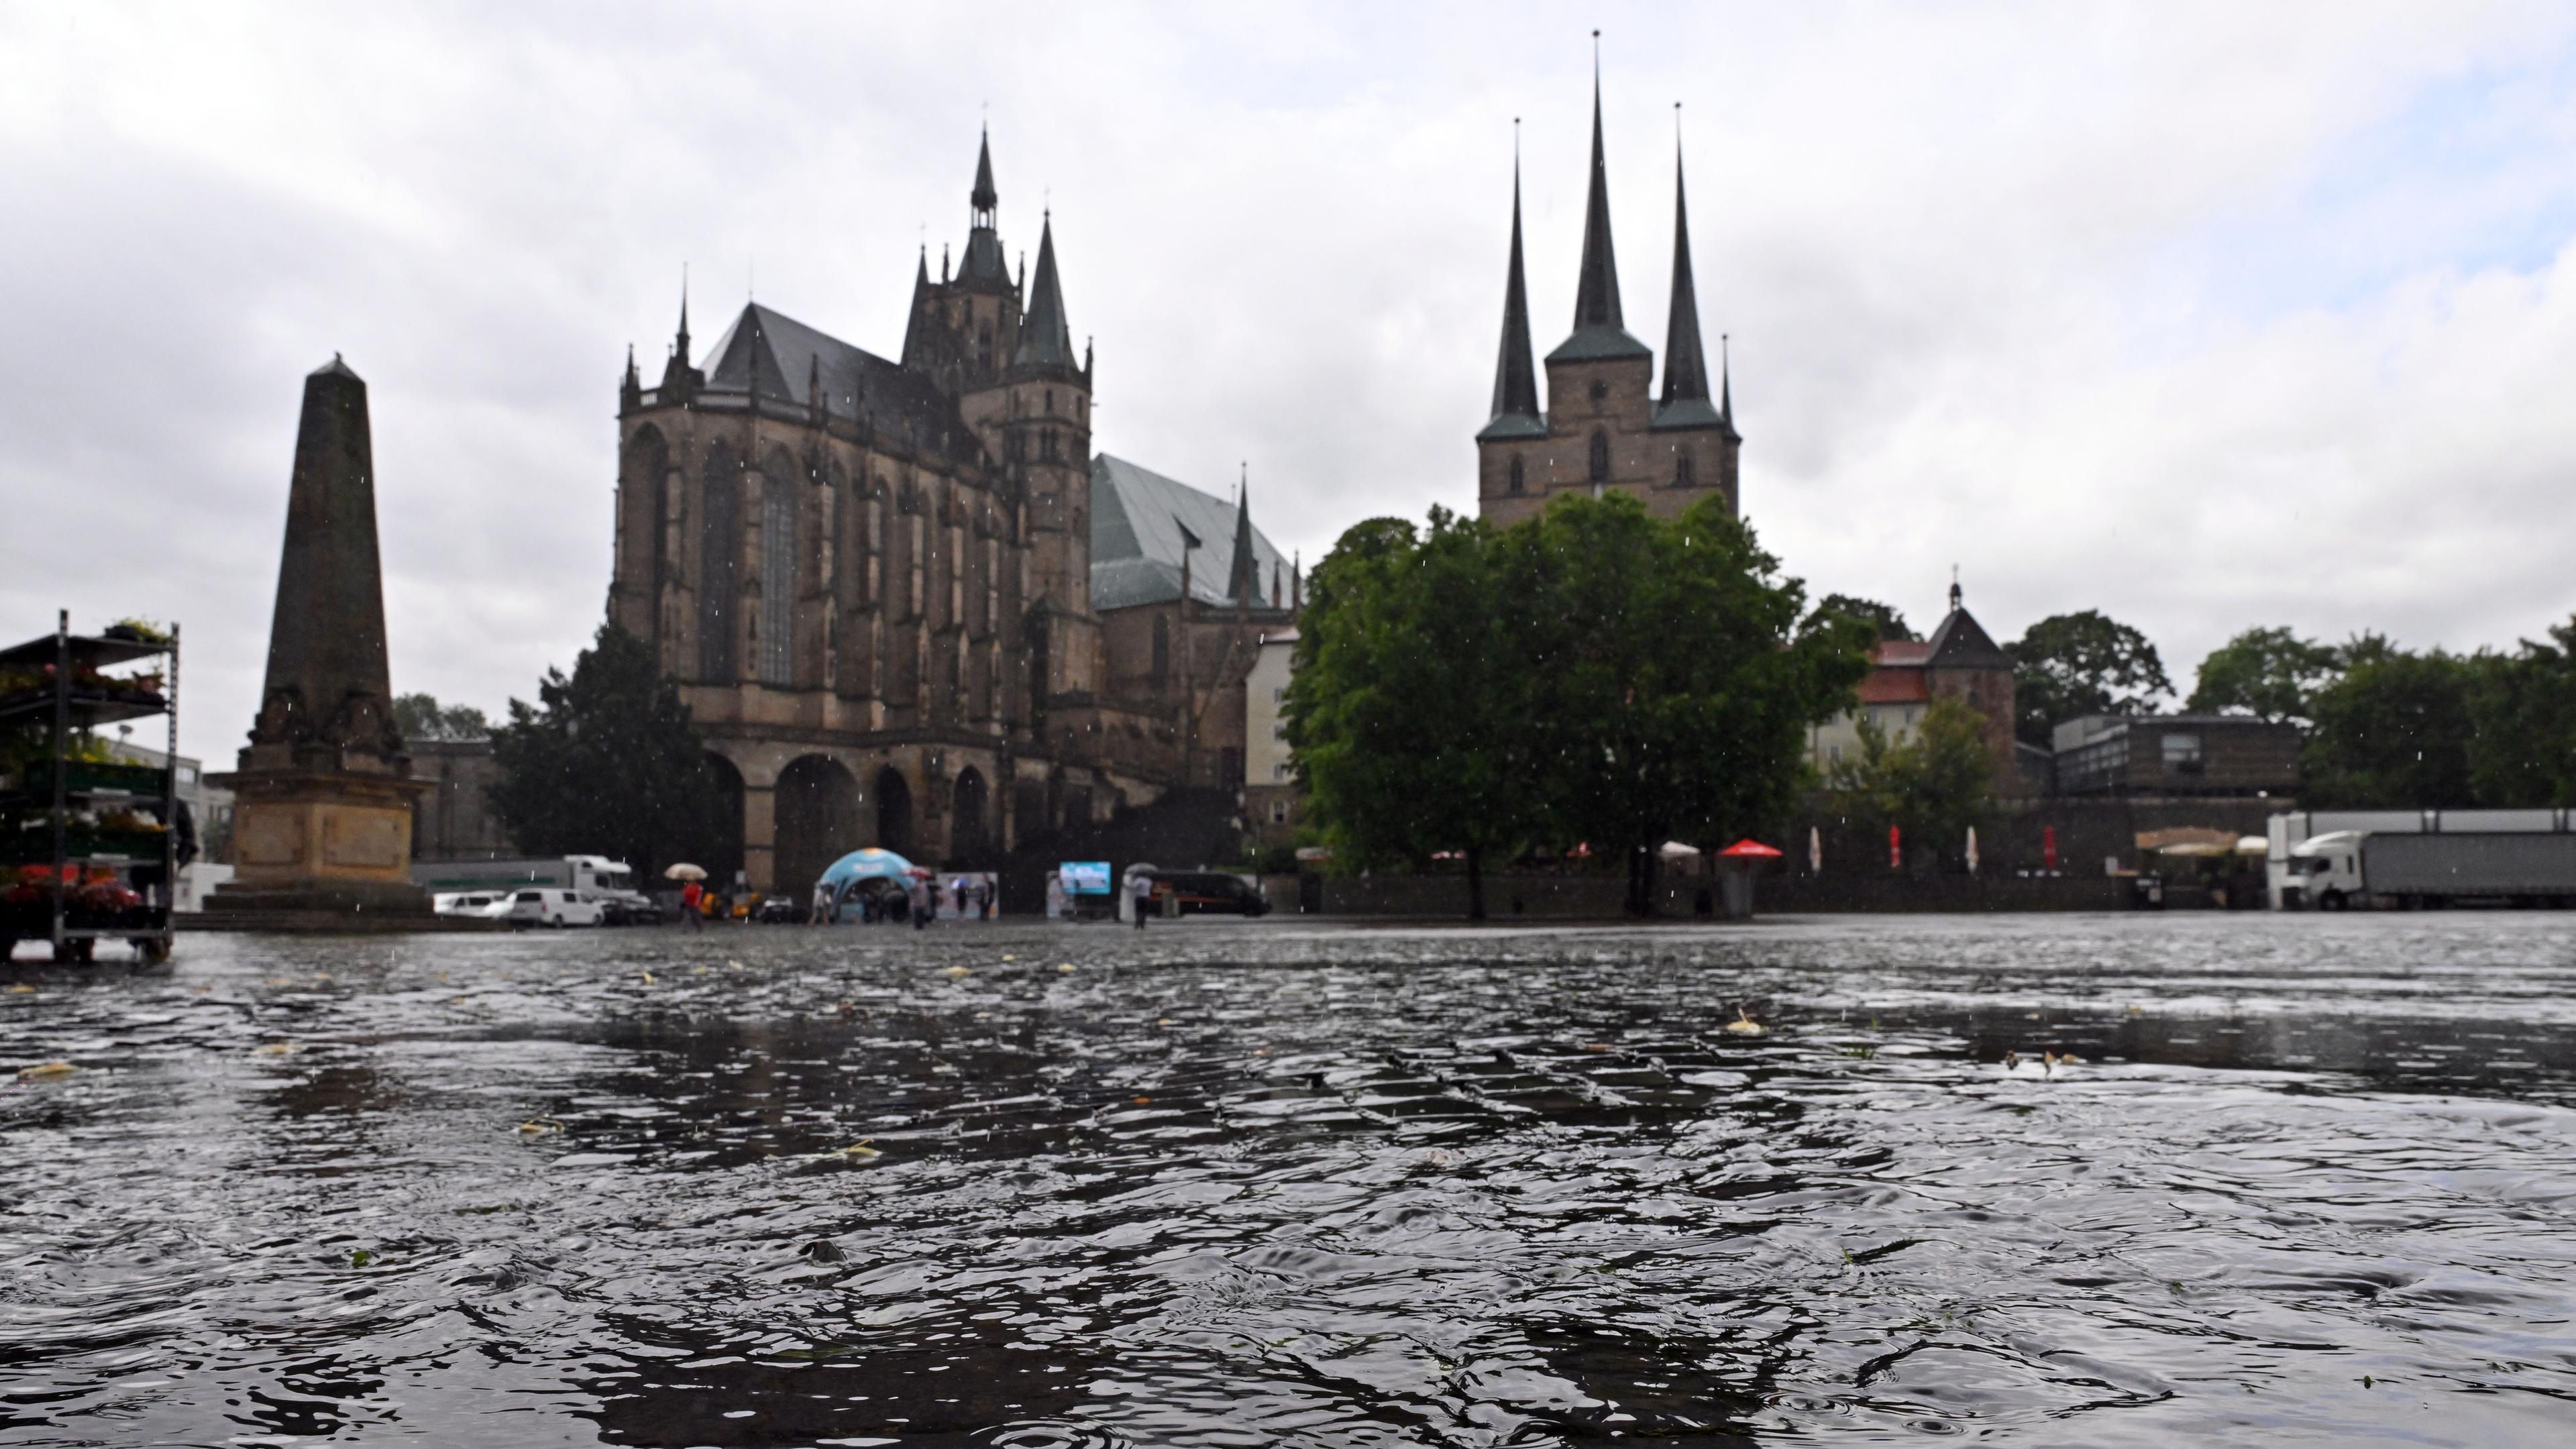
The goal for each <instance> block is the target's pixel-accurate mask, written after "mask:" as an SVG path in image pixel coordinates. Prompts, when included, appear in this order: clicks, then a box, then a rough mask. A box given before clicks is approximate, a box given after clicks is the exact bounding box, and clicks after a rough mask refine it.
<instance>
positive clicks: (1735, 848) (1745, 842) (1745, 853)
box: [1717, 835, 1780, 860]
mask: <svg viewBox="0 0 2576 1449" xmlns="http://www.w3.org/2000/svg"><path fill="white" fill-rule="evenodd" d="M1717 854H1718V858H1719V859H1720V860H1778V859H1779V858H1780V852H1778V851H1776V850H1773V849H1772V848H1771V847H1769V846H1767V845H1764V844H1763V843H1762V842H1761V841H1758V840H1755V839H1754V838H1753V837H1751V836H1749V835H1748V836H1746V837H1745V838H1744V839H1742V840H1739V841H1737V842H1735V843H1734V844H1733V845H1730V846H1728V847H1727V848H1726V849H1724V850H1721V851H1719V852H1718V853H1717Z"/></svg>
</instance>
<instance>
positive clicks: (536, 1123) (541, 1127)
mask: <svg viewBox="0 0 2576 1449" xmlns="http://www.w3.org/2000/svg"><path fill="white" fill-rule="evenodd" d="M562 1130H563V1124H562V1123H561V1122H558V1121H556V1120H555V1119H554V1118H552V1117H531V1118H529V1119H528V1120H527V1121H525V1122H522V1123H520V1124H519V1132H520V1134H521V1135H522V1136H526V1137H535V1136H537V1135H539V1134H541V1133H546V1132H561V1131H562Z"/></svg>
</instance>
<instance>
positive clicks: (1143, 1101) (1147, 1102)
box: [1136, 1097, 1154, 1107]
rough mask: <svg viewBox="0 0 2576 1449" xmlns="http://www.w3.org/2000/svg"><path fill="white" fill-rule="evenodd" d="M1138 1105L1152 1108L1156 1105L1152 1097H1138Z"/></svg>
mask: <svg viewBox="0 0 2576 1449" xmlns="http://www.w3.org/2000/svg"><path fill="white" fill-rule="evenodd" d="M1136 1105H1137V1106H1139V1107H1150V1106H1152V1105H1154V1099H1153V1098H1151V1097H1138V1098H1137V1099H1136Z"/></svg>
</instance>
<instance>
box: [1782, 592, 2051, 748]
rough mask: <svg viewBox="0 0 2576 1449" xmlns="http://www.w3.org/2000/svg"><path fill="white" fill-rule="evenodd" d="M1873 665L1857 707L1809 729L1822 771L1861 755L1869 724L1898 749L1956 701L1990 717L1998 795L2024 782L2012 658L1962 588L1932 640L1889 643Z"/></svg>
mask: <svg viewBox="0 0 2576 1449" xmlns="http://www.w3.org/2000/svg"><path fill="white" fill-rule="evenodd" d="M1869 658H1870V671H1869V673H1868V675H1867V676H1865V677H1864V678H1863V679H1862V680H1861V682H1860V700H1859V703H1858V705H1857V707H1855V708H1853V709H1850V710H1846V711H1844V712H1843V713H1841V714H1839V715H1836V716H1835V717H1834V718H1832V719H1830V720H1827V721H1825V722H1824V723H1823V724H1820V725H1815V726H1812V727H1811V728H1810V729H1809V730H1808V734H1807V751H1808V758H1809V760H1810V762H1811V763H1813V764H1814V765H1815V767H1816V769H1817V771H1818V772H1820V773H1821V772H1824V771H1828V770H1831V769H1832V768H1833V765H1834V762H1835V761H1837V760H1841V759H1845V758H1857V757H1858V756H1859V754H1860V722H1861V721H1862V720H1863V719H1867V720H1870V721H1871V722H1873V723H1875V724H1876V725H1877V726H1878V728H1879V729H1880V730H1881V731H1883V732H1884V733H1885V734H1886V736H1887V739H1888V743H1890V744H1896V743H1900V742H1902V741H1904V740H1907V739H1910V738H1912V737H1913V734H1914V729H1915V727H1916V726H1917V725H1919V724H1921V723H1922V722H1923V716H1924V713H1925V712H1926V711H1928V710H1929V709H1931V707H1932V702H1933V701H1934V700H1938V699H1956V700H1959V701H1962V702H1963V703H1965V704H1966V705H1967V706H1968V707H1969V708H1970V709H1973V710H1975V711H1976V712H1977V713H1979V714H1981V715H1984V716H1985V719H1986V731H1985V733H1986V743H1987V745H1988V747H1990V748H1991V749H1993V751H1994V752H1995V768H1996V771H1997V778H1996V788H1997V789H1998V790H2007V791H2008V790H2011V789H2013V788H2015V786H2016V785H2017V784H2018V783H2019V781H2020V780H2021V778H2022V776H2021V773H2020V767H2019V764H2018V762H2017V757H2016V755H2015V752H2014V749H2013V670H2012V656H2011V655H2009V654H2006V653H2005V652H2004V651H2003V650H2002V648H2001V647H1999V646H1998V645H1997V644H1996V643H1995V641H1994V638H1993V636H1992V635H1989V634H1988V633H1987V632H1986V631H1985V628H1984V627H1983V626H1982V625H1980V624H1978V622H1977V620H1976V617H1975V616H1974V615H1972V614H1970V613H1969V612H1968V610H1967V606H1966V604H1965V603H1964V602H1962V598H1961V594H1960V592H1959V586H1958V585H1957V584H1952V585H1951V586H1950V612H1949V613H1948V614H1947V615H1946V616H1944V617H1943V618H1942V620H1941V625H1940V627H1939V628H1937V629H1934V630H1933V631H1932V637H1931V638H1929V639H1882V640H1880V641H1879V642H1878V643H1877V644H1875V645H1872V646H1871V648H1870V654H1869Z"/></svg>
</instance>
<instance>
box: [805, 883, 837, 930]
mask: <svg viewBox="0 0 2576 1449" xmlns="http://www.w3.org/2000/svg"><path fill="white" fill-rule="evenodd" d="M810 924H813V925H817V926H828V925H830V924H832V883H831V882H830V881H823V880H818V881H816V882H814V914H813V916H812V918H811V921H810Z"/></svg>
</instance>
